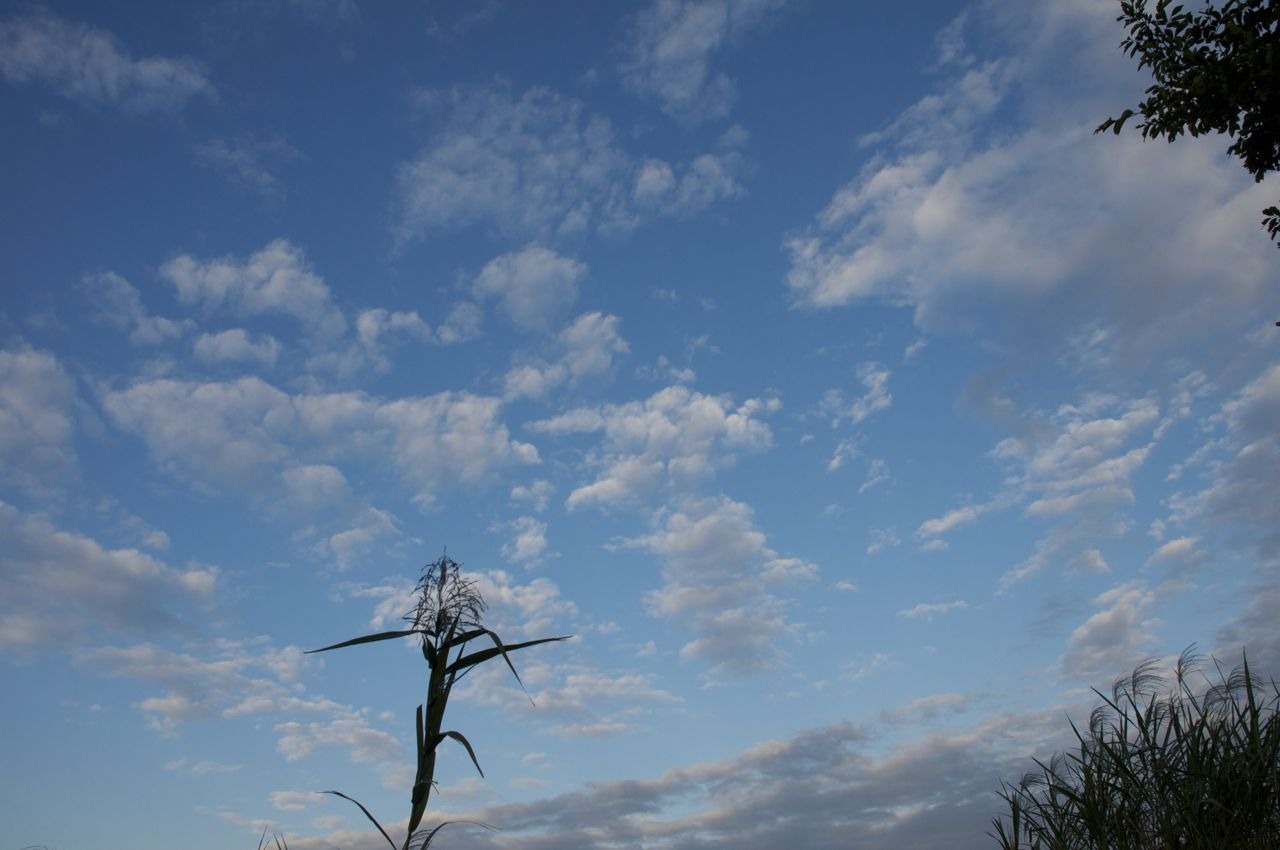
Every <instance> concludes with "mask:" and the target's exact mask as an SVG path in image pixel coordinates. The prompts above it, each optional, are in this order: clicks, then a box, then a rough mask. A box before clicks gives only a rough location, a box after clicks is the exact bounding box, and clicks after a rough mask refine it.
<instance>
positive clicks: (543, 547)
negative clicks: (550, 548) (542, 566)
mask: <svg viewBox="0 0 1280 850" xmlns="http://www.w3.org/2000/svg"><path fill="white" fill-rule="evenodd" d="M506 526H507V528H509V529H510V530H511V531H512V532H514V534H515V536H514V537H513V538H512V540H511V541H510V542H508V543H504V544H502V557H504V558H506V559H507V560H508V561H510V562H511V563H513V564H521V565H523V566H524V567H525V568H529V567H534V566H537V565H538V564H539V563H541V562H542V559H543V556H544V555H545V554H546V551H547V524H546V523H545V522H539V521H538V520H536V519H534V518H533V517H531V516H522V517H517V518H516V519H513V520H512V521H511V522H509V523H507V524H506Z"/></svg>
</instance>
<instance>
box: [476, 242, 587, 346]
mask: <svg viewBox="0 0 1280 850" xmlns="http://www.w3.org/2000/svg"><path fill="white" fill-rule="evenodd" d="M586 273H587V267H586V266H585V265H584V264H582V263H580V262H578V261H577V260H574V259H572V258H571V257H563V256H561V255H560V254H557V253H556V252H555V251H552V250H549V249H547V248H544V247H542V246H541V245H535V244H530V245H526V246H525V247H524V248H522V249H521V250H519V251H514V252H512V253H509V254H503V255H502V256H500V257H495V258H494V259H492V260H490V261H489V263H488V264H487V265H486V266H485V267H484V268H483V269H481V270H480V274H479V275H477V276H476V279H475V283H474V284H473V285H472V291H473V292H474V293H475V295H476V297H477V298H479V299H481V300H484V299H490V298H492V299H496V300H497V301H498V306H499V309H500V310H501V311H502V313H503V314H504V315H505V316H506V317H507V318H508V319H510V320H511V323H512V324H514V325H515V326H516V327H518V328H520V329H521V330H525V331H547V330H550V329H551V327H552V326H553V325H554V324H556V323H558V322H559V321H560V320H561V319H562V318H563V317H564V315H565V314H566V313H567V312H568V310H569V308H570V307H572V306H573V302H574V301H576V300H577V299H578V281H579V280H581V279H582V277H583V276H584V275H585V274H586Z"/></svg>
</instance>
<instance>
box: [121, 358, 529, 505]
mask: <svg viewBox="0 0 1280 850" xmlns="http://www.w3.org/2000/svg"><path fill="white" fill-rule="evenodd" d="M101 403H102V407H103V409H104V410H105V411H106V413H107V415H108V416H109V417H110V418H111V419H112V421H114V422H115V424H116V425H117V426H118V427H120V428H122V429H124V430H126V431H129V432H132V433H135V434H137V435H138V436H140V437H141V438H142V439H143V440H144V441H145V442H146V444H147V446H148V447H149V448H150V450H151V452H152V454H153V455H154V456H155V457H156V458H157V459H158V460H159V461H160V462H161V463H162V464H164V465H166V466H168V467H170V468H171V469H172V470H174V471H180V472H183V473H185V474H188V475H192V476H194V477H195V479H196V480H197V481H199V482H201V483H203V484H205V485H211V486H215V487H226V486H231V487H238V488H247V489H249V490H255V489H256V488H260V487H261V486H263V485H264V484H269V483H270V482H272V481H275V480H277V476H279V475H280V474H282V472H283V470H285V469H289V468H292V467H295V466H306V465H315V464H316V463H322V464H323V463H325V462H331V461H334V460H341V461H344V462H351V463H364V462H367V461H370V460H372V461H374V462H375V463H377V464H378V465H380V466H382V467H383V468H385V469H388V470H391V471H392V472H393V473H395V474H396V475H398V476H399V477H400V478H401V479H402V480H403V481H404V482H405V483H406V484H407V485H409V486H410V487H411V488H413V489H414V490H415V491H416V495H415V497H416V498H418V499H422V500H426V501H430V500H431V499H432V498H434V493H435V492H436V490H438V488H439V487H441V486H443V485H444V484H446V483H447V484H448V485H449V486H454V485H456V484H459V483H461V484H464V485H465V484H477V483H479V482H481V481H482V480H484V479H485V478H487V476H488V475H489V474H490V473H491V472H493V471H494V470H496V469H498V468H500V467H503V466H506V465H509V464H524V463H536V462H537V461H538V453H537V450H536V449H534V447H533V446H531V445H529V444H527V443H521V442H517V441H513V440H511V439H510V437H509V436H508V433H507V429H506V427H505V426H504V425H503V424H502V423H501V421H500V419H499V413H500V410H501V403H500V402H499V401H498V400H497V399H494V398H486V397H482V396H474V395H471V394H469V393H448V392H446V393H439V394H436V395H432V396H420V397H410V398H400V399H394V400H382V399H378V398H375V397H372V396H369V395H367V394H365V393H358V392H346V393H299V394H290V393H286V392H284V391H282V390H279V389H277V388H276V387H274V386H272V385H270V384H268V383H266V382H265V381H262V380H261V379H259V378H256V377H244V378H240V379H238V380H234V381H226V382H203V383H201V382H192V381H177V380H172V379H158V380H144V381H139V382H138V383H135V384H133V385H132V386H130V387H128V388H125V389H122V390H110V391H107V392H105V393H104V394H103V396H102V399H101Z"/></svg>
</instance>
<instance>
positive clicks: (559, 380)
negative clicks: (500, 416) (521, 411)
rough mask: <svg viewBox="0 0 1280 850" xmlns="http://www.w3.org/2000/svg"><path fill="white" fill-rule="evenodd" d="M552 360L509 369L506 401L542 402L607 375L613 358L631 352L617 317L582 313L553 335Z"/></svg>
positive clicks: (534, 361) (505, 380) (611, 369)
mask: <svg viewBox="0 0 1280 850" xmlns="http://www.w3.org/2000/svg"><path fill="white" fill-rule="evenodd" d="M554 348H555V349H556V350H557V355H556V357H555V359H554V360H552V361H550V362H547V361H545V360H532V361H530V362H526V363H523V364H521V365H519V366H515V367H513V368H511V369H510V370H509V371H508V372H507V374H506V376H505V377H504V379H503V380H504V384H505V387H504V393H505V396H506V397H507V398H508V399H514V398H535V399H545V398H546V397H547V396H548V395H549V394H550V393H551V392H552V391H553V390H555V389H558V388H559V387H562V386H569V387H574V386H577V385H578V384H579V383H580V382H581V381H583V380H585V379H587V378H593V377H601V376H606V375H609V374H610V373H611V372H612V371H613V360H614V357H615V356H616V355H619V354H626V353H627V352H628V351H630V347H629V346H628V345H627V341H626V340H625V339H623V338H622V335H621V334H620V333H618V317H617V316H610V315H605V314H603V313H583V314H582V315H581V316H579V317H578V318H576V319H574V320H573V322H572V323H570V324H569V325H568V326H567V327H566V328H565V329H564V330H562V331H560V333H559V334H557V335H556V339H555V344H554Z"/></svg>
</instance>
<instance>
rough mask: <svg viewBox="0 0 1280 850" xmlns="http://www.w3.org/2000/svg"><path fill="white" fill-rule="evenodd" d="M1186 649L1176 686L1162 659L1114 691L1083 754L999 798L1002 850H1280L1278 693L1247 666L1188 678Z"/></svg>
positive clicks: (1095, 718)
mask: <svg viewBox="0 0 1280 850" xmlns="http://www.w3.org/2000/svg"><path fill="white" fill-rule="evenodd" d="M1198 663H1199V659H1198V658H1197V657H1196V656H1195V655H1194V653H1193V651H1192V649H1188V650H1187V651H1186V652H1184V653H1183V654H1182V657H1181V658H1180V659H1179V660H1178V663H1177V666H1176V667H1175V668H1174V675H1173V682H1172V683H1170V682H1168V681H1167V680H1166V679H1165V678H1164V677H1163V676H1160V675H1158V674H1157V672H1156V667H1155V662H1153V661H1148V662H1146V663H1144V664H1141V665H1139V666H1138V667H1137V668H1136V669H1135V670H1134V671H1133V672H1132V673H1131V674H1130V675H1129V676H1126V677H1125V678H1122V679H1120V680H1119V681H1117V682H1116V683H1115V686H1114V688H1113V689H1112V691H1111V695H1110V696H1105V695H1103V694H1102V693H1101V692H1097V691H1095V693H1097V694H1098V696H1099V697H1100V698H1101V700H1102V701H1101V702H1100V703H1099V704H1098V706H1097V707H1096V708H1095V709H1094V710H1093V714H1092V715H1091V716H1090V718H1089V727H1088V729H1085V730H1081V729H1078V728H1077V727H1076V726H1075V725H1074V724H1072V727H1071V728H1072V731H1073V732H1075V735H1076V738H1077V740H1078V741H1079V746H1078V747H1077V748H1076V749H1074V750H1070V751H1068V752H1065V753H1060V754H1058V755H1056V756H1054V757H1053V759H1051V760H1050V761H1049V762H1048V763H1047V764H1046V763H1044V762H1041V761H1039V760H1037V761H1036V766H1037V769H1036V770H1034V771H1032V772H1030V773H1028V774H1027V775H1026V776H1024V777H1023V778H1022V780H1021V781H1020V782H1019V783H1018V784H1017V785H1011V784H1008V783H1005V784H1004V786H1003V788H1002V790H1001V792H1000V796H1001V797H1003V798H1004V800H1005V802H1006V803H1008V805H1009V812H1008V814H1006V815H1004V816H1002V817H998V818H995V819H994V820H993V821H992V823H993V825H994V827H995V832H994V833H992V837H993V838H995V839H996V840H997V841H998V842H999V843H1000V846H1001V847H1002V848H1003V849H1004V850H1174V848H1184V849H1185V850H1223V849H1224V848H1239V850H1255V849H1256V850H1262V848H1276V847H1280V722H1277V720H1276V714H1277V709H1278V708H1280V688H1277V686H1276V684H1275V683H1274V682H1272V683H1270V684H1267V685H1264V684H1263V683H1262V682H1260V681H1258V680H1257V679H1256V678H1255V677H1254V676H1253V675H1252V673H1251V672H1250V670H1249V662H1248V659H1247V658H1245V660H1244V663H1243V664H1242V665H1241V666H1240V667H1238V668H1236V669H1235V670H1232V671H1231V672H1230V673H1229V674H1227V673H1224V672H1223V670H1222V668H1220V667H1218V666H1217V664H1216V662H1215V664H1214V666H1215V669H1216V670H1217V681H1216V682H1211V681H1210V680H1209V679H1207V678H1205V677H1201V679H1202V680H1203V684H1204V685H1205V686H1206V687H1205V688H1204V689H1203V690H1199V691H1198V690H1196V689H1195V688H1194V685H1193V683H1192V681H1191V677H1192V675H1193V674H1194V673H1196V672H1198V669H1199V668H1198Z"/></svg>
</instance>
